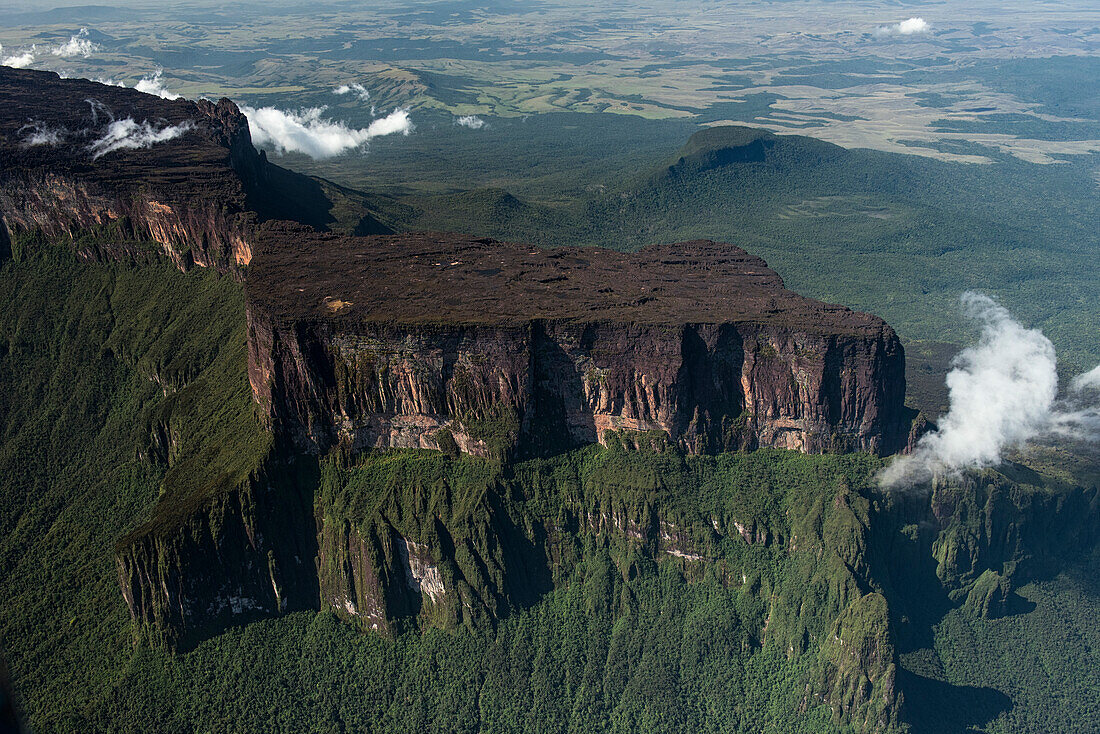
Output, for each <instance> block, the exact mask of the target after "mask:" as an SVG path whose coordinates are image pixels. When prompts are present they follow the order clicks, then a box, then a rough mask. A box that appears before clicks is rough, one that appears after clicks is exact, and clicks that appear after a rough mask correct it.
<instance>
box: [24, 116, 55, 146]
mask: <svg viewBox="0 0 1100 734" xmlns="http://www.w3.org/2000/svg"><path fill="white" fill-rule="evenodd" d="M24 133H27V137H25V138H23V144H24V145H28V146H35V145H57V144H58V143H60V142H61V140H62V139H63V138H64V137H65V129H64V128H57V129H54V128H51V127H49V126H47V125H46V123H44V122H42V121H39V120H36V121H35V122H32V123H31V124H29V125H24V126H23V127H21V128H20V129H19V134H20V135H22V134H24Z"/></svg>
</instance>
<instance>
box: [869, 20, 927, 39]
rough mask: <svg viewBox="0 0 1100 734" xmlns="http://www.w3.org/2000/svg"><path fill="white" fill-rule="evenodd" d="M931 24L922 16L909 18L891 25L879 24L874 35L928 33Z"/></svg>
mask: <svg viewBox="0 0 1100 734" xmlns="http://www.w3.org/2000/svg"><path fill="white" fill-rule="evenodd" d="M931 30H932V26H930V25H929V24H928V22H927V21H926V20H925V19H924V18H909V19H908V20H903V21H902V22H900V23H894V24H893V25H884V26H880V27H879V28H877V29H876V30H875V35H876V36H912V35H915V34H918V33H928V32H929V31H931Z"/></svg>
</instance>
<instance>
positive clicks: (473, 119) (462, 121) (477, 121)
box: [455, 115, 485, 130]
mask: <svg viewBox="0 0 1100 734" xmlns="http://www.w3.org/2000/svg"><path fill="white" fill-rule="evenodd" d="M455 124H456V125H461V126H462V127H468V128H470V129H471V130H480V129H481V128H483V127H485V120H482V119H481V118H480V117H478V116H477V115H463V116H462V117H459V118H458V119H456V120H455Z"/></svg>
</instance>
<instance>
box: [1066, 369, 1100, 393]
mask: <svg viewBox="0 0 1100 734" xmlns="http://www.w3.org/2000/svg"><path fill="white" fill-rule="evenodd" d="M1070 387H1071V389H1072V390H1073V391H1074V392H1083V391H1085V390H1100V365H1097V366H1096V367H1093V368H1092V369H1091V370H1089V371H1088V372H1086V373H1084V374H1083V375H1077V377H1074V378H1073V382H1071V383H1070Z"/></svg>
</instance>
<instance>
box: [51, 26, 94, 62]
mask: <svg viewBox="0 0 1100 734" xmlns="http://www.w3.org/2000/svg"><path fill="white" fill-rule="evenodd" d="M98 48H99V47H98V46H97V45H96V44H94V43H92V42H91V40H89V38H88V29H87V28H81V29H80V32H79V33H77V34H76V35H75V36H72V37H71V38H70V39H69V40H68V41H67V42H65V43H63V44H61V45H60V46H57V47H55V48H53V49H52V50H51V53H52V54H53V55H54V56H60V57H62V58H66V59H67V58H71V57H73V56H83V57H84V58H88V57H89V56H91V55H92V53H93V52H94V51H95V50H96V49H98Z"/></svg>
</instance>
